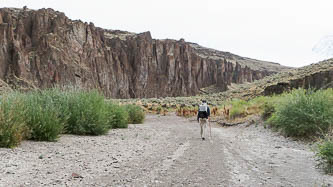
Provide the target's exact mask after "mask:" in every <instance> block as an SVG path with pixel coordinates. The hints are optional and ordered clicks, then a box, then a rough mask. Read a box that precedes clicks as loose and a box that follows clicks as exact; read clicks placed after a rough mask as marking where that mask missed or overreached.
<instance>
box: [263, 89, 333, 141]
mask: <svg viewBox="0 0 333 187" xmlns="http://www.w3.org/2000/svg"><path fill="white" fill-rule="evenodd" d="M275 109H276V112H275V113H274V114H273V115H272V117H270V118H269V120H268V123H269V124H271V125H272V126H273V127H276V128H277V129H281V130H282V131H283V132H284V133H285V134H286V135H287V136H295V137H309V136H314V135H321V134H322V133H325V132H326V131H327V130H328V129H329V127H330V126H332V124H333V115H332V113H333V91H332V89H329V90H319V91H317V92H314V91H312V90H309V91H307V90H304V89H298V90H294V91H292V92H291V93H289V94H285V95H284V96H283V97H282V99H281V102H280V103H279V104H278V105H276V108H275Z"/></svg>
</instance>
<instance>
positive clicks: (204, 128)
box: [202, 119, 207, 138]
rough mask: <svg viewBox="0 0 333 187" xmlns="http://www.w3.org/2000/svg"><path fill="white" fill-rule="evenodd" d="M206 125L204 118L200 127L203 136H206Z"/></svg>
mask: <svg viewBox="0 0 333 187" xmlns="http://www.w3.org/2000/svg"><path fill="white" fill-rule="evenodd" d="M206 125H207V121H206V119H202V128H203V130H202V131H203V133H202V137H203V138H205V137H206Z"/></svg>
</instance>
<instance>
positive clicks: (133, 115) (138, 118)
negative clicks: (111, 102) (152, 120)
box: [125, 105, 145, 124]
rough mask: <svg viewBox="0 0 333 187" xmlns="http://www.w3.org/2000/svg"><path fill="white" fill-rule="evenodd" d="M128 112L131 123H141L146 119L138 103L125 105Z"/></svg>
mask: <svg viewBox="0 0 333 187" xmlns="http://www.w3.org/2000/svg"><path fill="white" fill-rule="evenodd" d="M125 108H126V110H127V112H128V123H129V124H139V123H143V120H144V119H145V113H144V111H143V110H142V108H141V107H139V106H137V105H125Z"/></svg>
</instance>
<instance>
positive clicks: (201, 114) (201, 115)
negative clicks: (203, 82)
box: [197, 100, 212, 140]
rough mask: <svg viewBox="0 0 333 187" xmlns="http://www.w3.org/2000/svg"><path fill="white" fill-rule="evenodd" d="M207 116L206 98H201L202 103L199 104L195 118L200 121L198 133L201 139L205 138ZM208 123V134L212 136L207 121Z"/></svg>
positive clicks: (208, 110)
mask: <svg viewBox="0 0 333 187" xmlns="http://www.w3.org/2000/svg"><path fill="white" fill-rule="evenodd" d="M209 116H210V109H209V106H208V105H207V102H206V100H202V103H201V104H200V105H199V109H198V116H197V120H198V122H199V123H200V129H201V130H200V135H201V138H202V140H205V136H204V134H205V133H204V131H205V128H206V124H207V121H208V120H209ZM208 125H209V127H210V136H212V132H211V126H210V123H208Z"/></svg>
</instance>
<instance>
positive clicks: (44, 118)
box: [23, 91, 64, 141]
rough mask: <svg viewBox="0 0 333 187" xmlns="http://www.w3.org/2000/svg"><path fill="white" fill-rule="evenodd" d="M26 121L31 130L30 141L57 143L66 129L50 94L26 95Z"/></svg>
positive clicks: (34, 92)
mask: <svg viewBox="0 0 333 187" xmlns="http://www.w3.org/2000/svg"><path fill="white" fill-rule="evenodd" d="M23 97H24V106H25V115H24V116H25V121H26V124H27V126H28V127H29V130H30V139H32V140H37V141H55V140H56V139H57V138H58V136H59V134H60V133H62V130H63V128H64V121H63V120H62V119H60V112H59V110H58V109H57V108H56V107H55V103H54V101H53V99H52V97H51V96H50V95H49V93H48V92H43V91H42V92H38V91H33V92H30V93H27V94H25V95H24V96H23Z"/></svg>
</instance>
